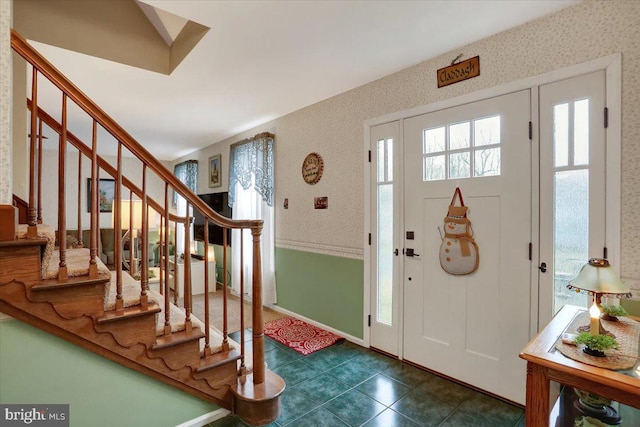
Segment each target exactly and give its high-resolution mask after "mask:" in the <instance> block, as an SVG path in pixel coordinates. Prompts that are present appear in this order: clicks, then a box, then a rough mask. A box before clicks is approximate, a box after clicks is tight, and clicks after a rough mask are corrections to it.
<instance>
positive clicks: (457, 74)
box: [437, 56, 480, 88]
mask: <svg viewBox="0 0 640 427" xmlns="http://www.w3.org/2000/svg"><path fill="white" fill-rule="evenodd" d="M479 75H480V57H479V56H474V57H473V58H469V59H465V60H464V61H460V62H458V63H457V64H451V65H449V66H448V67H444V68H440V69H439V70H438V72H437V79H438V87H439V88H440V87H444V86H448V85H450V84H453V83H458V82H461V81H463V80H467V79H471V78H473V77H477V76H479Z"/></svg>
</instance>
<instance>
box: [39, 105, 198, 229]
mask: <svg viewBox="0 0 640 427" xmlns="http://www.w3.org/2000/svg"><path fill="white" fill-rule="evenodd" d="M27 107H31V100H30V99H28V100H27ZM37 114H38V117H39V118H40V119H41V120H42V122H43V123H45V124H46V125H47V126H49V127H50V128H51V130H53V131H54V132H56V133H57V134H58V135H60V134H61V133H62V126H61V125H60V123H58V121H57V120H56V119H54V118H53V117H51V115H49V113H47V112H46V111H44V110H43V109H42V108H39V107H38V112H37ZM67 141H68V142H69V143H71V145H73V146H74V147H75V148H77V149H78V150H79V151H80V152H81V153H82V154H83V155H85V156H87V157H88V158H91V157H92V155H93V150H92V149H91V148H89V147H88V146H87V145H86V144H85V143H84V142H82V141H81V140H80V138H78V137H77V136H75V135H74V134H73V133H72V132H70V131H68V130H67ZM97 162H98V163H97V164H98V166H99V167H100V169H102V170H103V171H105V172H106V173H107V174H108V175H109V176H111V177H113V178H114V179H115V177H116V176H117V174H118V172H117V169H116V168H114V167H113V166H111V164H110V163H109V162H108V161H106V160H105V159H103V158H102V157H100V156H97ZM122 185H124V186H125V187H126V188H128V189H129V190H131V191H132V192H133V194H135V195H136V196H138V197H140V198H142V189H141V188H140V187H138V186H137V185H136V184H134V183H133V181H131V180H129V179H128V178H127V177H125V176H123V177H122ZM91 194H93V189H92V193H91ZM147 200H148V203H149V205H151V207H152V208H153V209H154V210H155V211H156V212H158V213H159V214H161V215H163V216H164V215H166V212H165V209H164V208H163V207H162V205H161V204H160V203H158V202H156V201H155V200H154V199H153V198H151V197H149V196H147ZM169 220H170V221H172V222H178V223H181V224H182V223H184V222H185V221H186V220H187V217H184V216H179V215H176V214H173V213H171V212H169Z"/></svg>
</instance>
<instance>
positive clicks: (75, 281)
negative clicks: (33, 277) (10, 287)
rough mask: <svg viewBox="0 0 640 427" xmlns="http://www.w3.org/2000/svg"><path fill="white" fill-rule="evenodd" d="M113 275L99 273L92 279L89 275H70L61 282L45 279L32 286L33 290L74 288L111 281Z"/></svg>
mask: <svg viewBox="0 0 640 427" xmlns="http://www.w3.org/2000/svg"><path fill="white" fill-rule="evenodd" d="M110 280H111V277H110V276H109V275H108V274H98V277H96V278H94V279H92V278H90V277H89V275H84V276H74V277H69V278H68V279H67V280H65V281H64V282H60V281H59V280H58V279H45V280H41V281H40V283H38V284H36V285H33V286H32V287H31V290H32V291H36V292H37V291H50V290H54V289H63V288H73V287H77V286H85V285H99V284H102V283H105V282H109V281H110Z"/></svg>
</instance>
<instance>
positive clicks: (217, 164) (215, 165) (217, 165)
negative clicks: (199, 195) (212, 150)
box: [209, 154, 222, 188]
mask: <svg viewBox="0 0 640 427" xmlns="http://www.w3.org/2000/svg"><path fill="white" fill-rule="evenodd" d="M221 176H222V166H221V155H220V154H216V155H215V156H211V157H209V188H213V187H220V186H221V185H222V181H221V180H220V177H221Z"/></svg>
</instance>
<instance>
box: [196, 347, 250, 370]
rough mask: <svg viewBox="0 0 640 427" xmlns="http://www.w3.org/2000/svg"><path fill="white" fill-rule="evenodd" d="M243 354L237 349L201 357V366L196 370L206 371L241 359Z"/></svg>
mask: <svg viewBox="0 0 640 427" xmlns="http://www.w3.org/2000/svg"><path fill="white" fill-rule="evenodd" d="M241 357H242V356H241V355H240V353H239V352H238V351H237V350H230V351H221V352H219V353H214V354H211V355H209V356H206V357H203V358H202V359H200V366H198V367H197V368H196V372H205V371H208V370H210V369H214V368H217V367H218V366H222V365H226V364H227V363H232V362H235V361H237V360H240V358H241Z"/></svg>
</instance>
